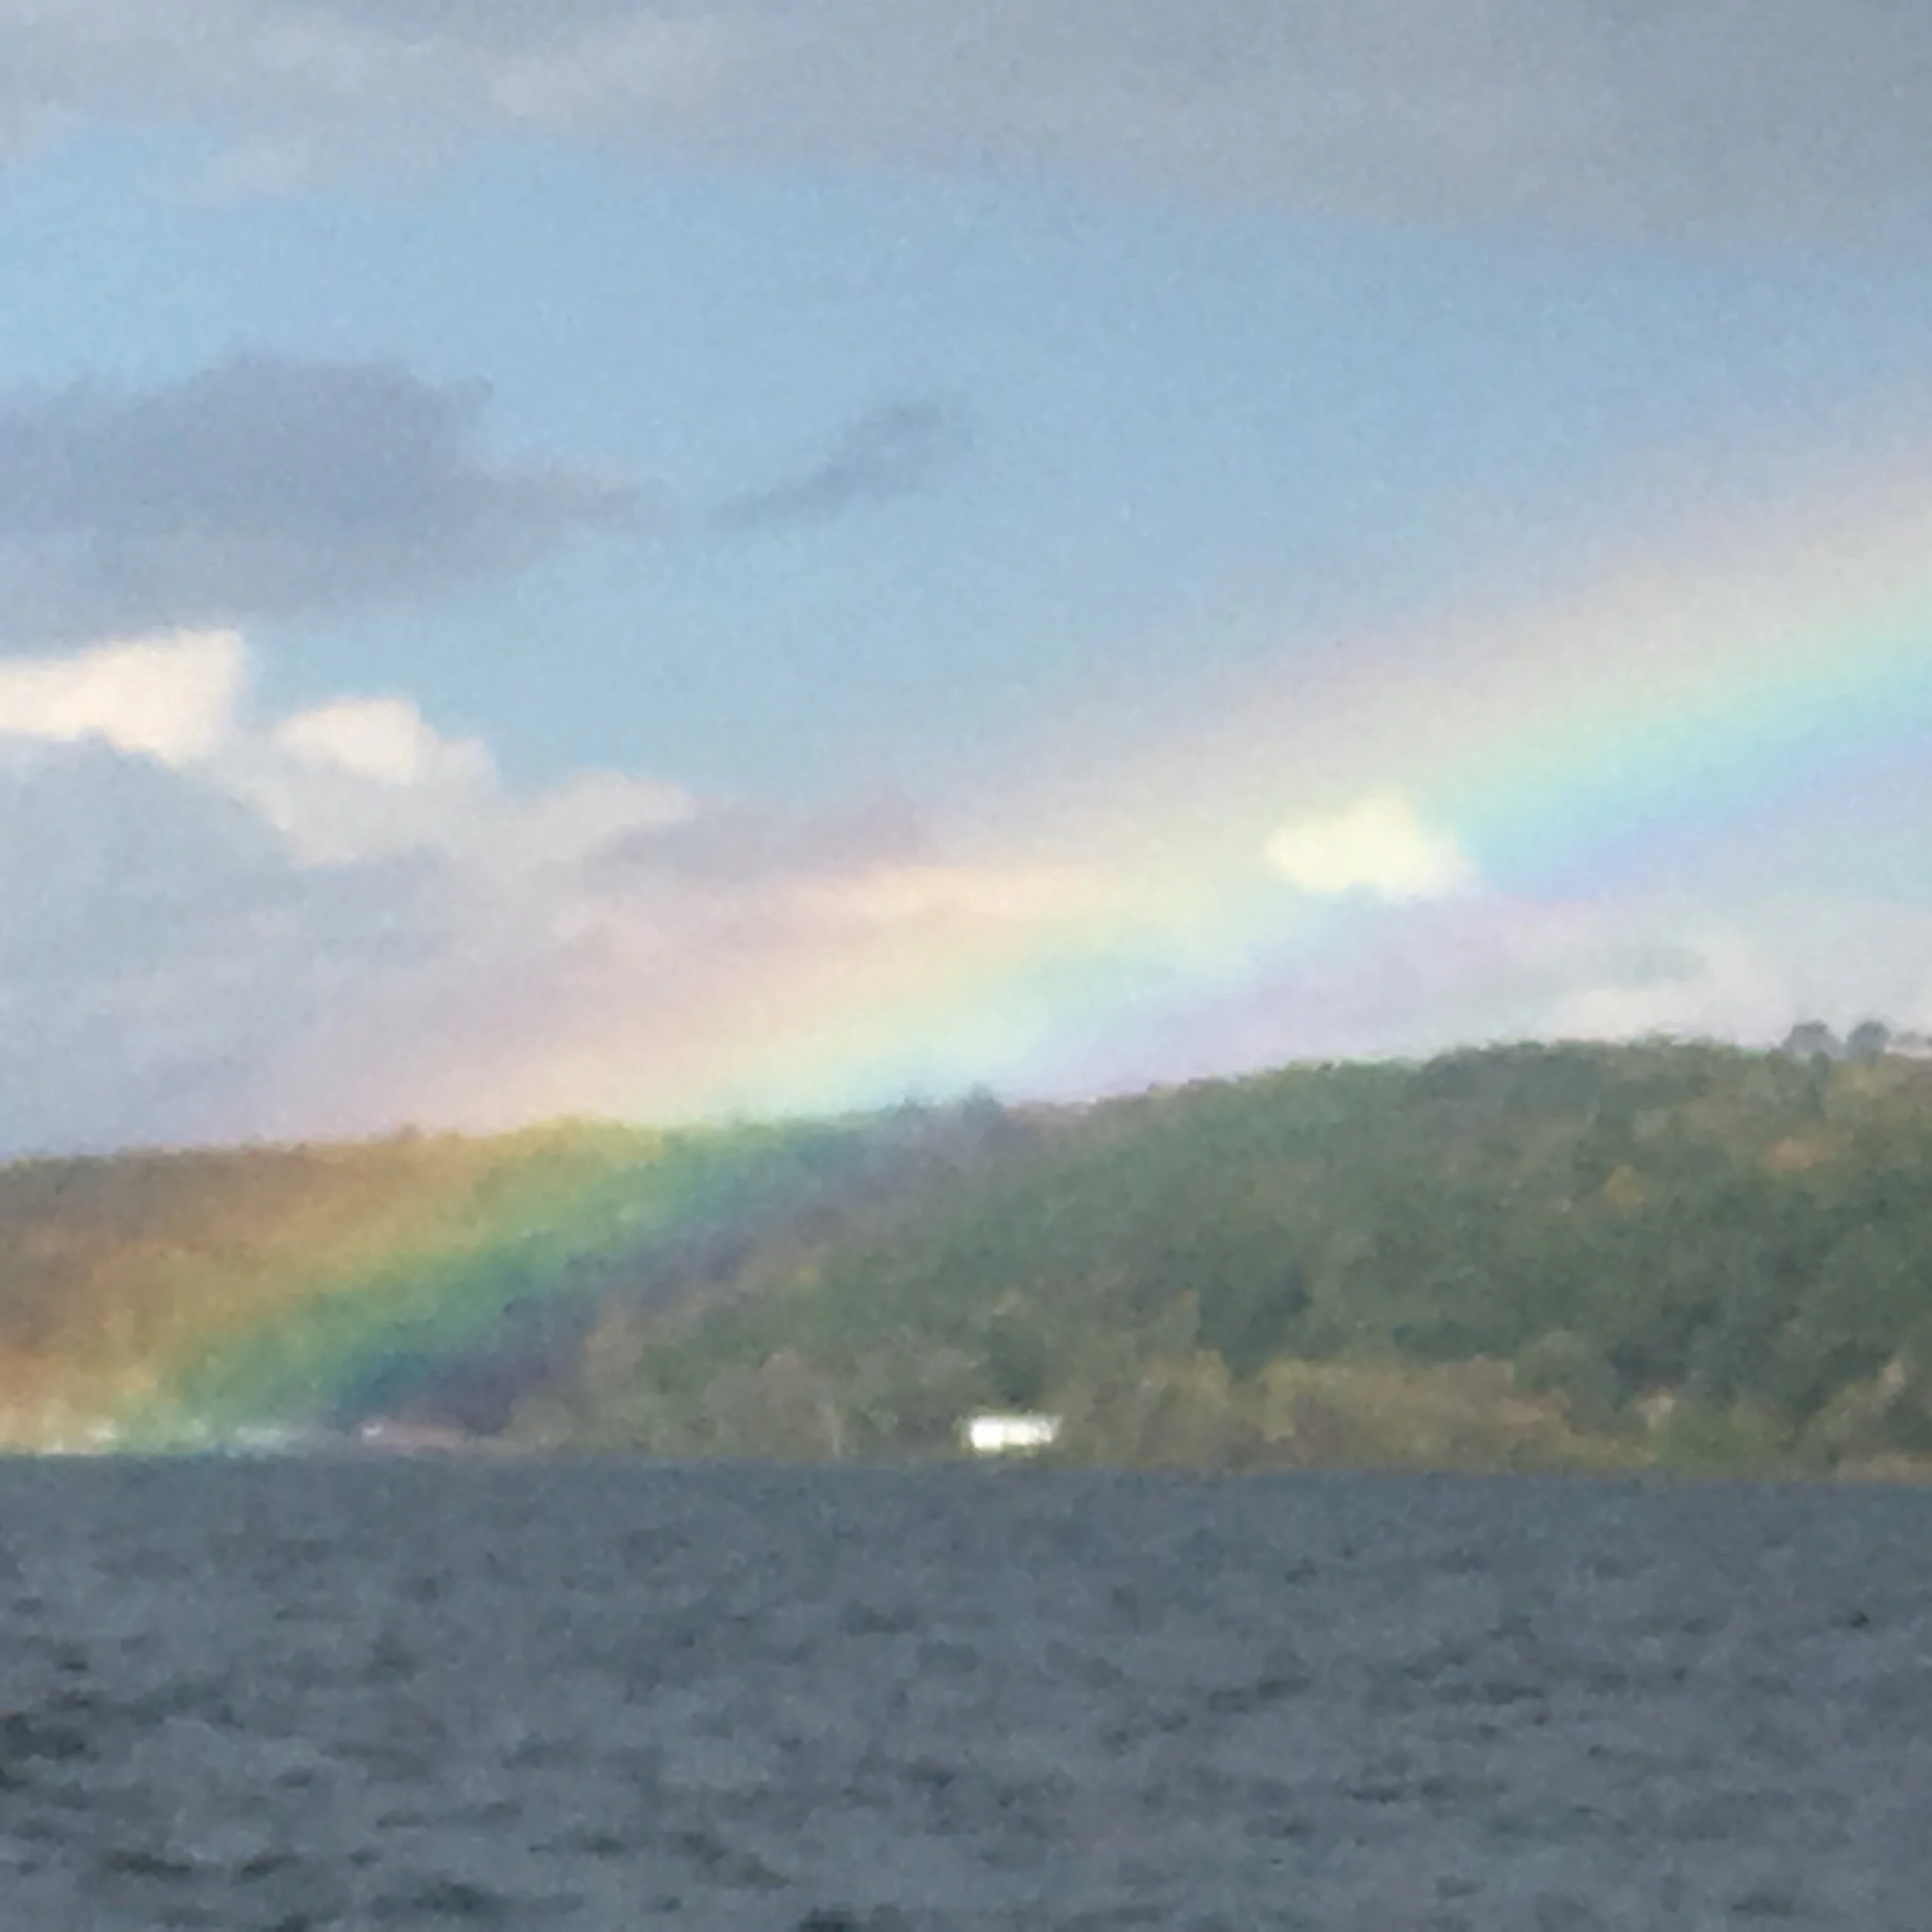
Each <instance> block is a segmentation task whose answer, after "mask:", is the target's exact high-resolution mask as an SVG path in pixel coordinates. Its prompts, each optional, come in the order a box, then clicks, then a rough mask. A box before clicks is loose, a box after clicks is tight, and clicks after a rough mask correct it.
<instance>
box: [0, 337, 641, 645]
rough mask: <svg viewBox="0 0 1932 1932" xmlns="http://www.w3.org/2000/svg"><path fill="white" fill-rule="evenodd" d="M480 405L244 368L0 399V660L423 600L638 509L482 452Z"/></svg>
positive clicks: (463, 394) (602, 490) (566, 476)
mask: <svg viewBox="0 0 1932 1932" xmlns="http://www.w3.org/2000/svg"><path fill="white" fill-rule="evenodd" d="M487 400H488V390H487V389H485V387H484V386H481V385H480V384H473V385H462V386H453V387H440V386H436V385H434V384H432V383H426V382H424V381H423V380H422V379H420V378H419V377H417V376H413V375H412V374H411V373H410V372H409V371H408V370H407V369H403V368H401V367H400V366H393V365H389V364H384V363H363V364H347V363H344V364H336V363H311V362H294V361H287V360H281V359H275V358H272V357H253V358H242V359H236V360H233V361H231V362H225V363H223V364H222V365H220V366H219V367H216V368H215V369H210V370H209V371H207V372H206V373H204V374H202V375H199V376H194V377H192V378H191V379H189V380H187V381H185V382H182V383H175V384H172V385H171V386H167V387H165V388H161V389H151V390H147V391H142V392H134V393H128V392H124V391H117V390H110V389H102V388H98V387H92V386H87V387H77V388H73V389H63V390H60V391H58V392H55V393H45V394H29V395H15V396H12V398H9V399H0V613H4V615H3V616H0V648H5V649H12V650H16V651H18V650H31V649H34V648H39V647H41V646H43V645H48V644H57V643H62V642H67V641H74V640H76V639H80V638H89V637H98V636H103V635H107V634H117V633H127V632H133V631H153V630H156V629H160V628H165V627H168V626H172V625H182V624H220V623H234V622H240V621H243V620H246V619H248V618H251V617H263V616H276V615H285V614H291V613H295V612H300V611H315V610H328V609H332V608H336V607H342V606H345V605H350V604H359V603H363V602H366V601H369V600H375V599H381V598H389V597H407V596H413V595H418V594H426V593H430V592H434V591H437V590H443V589H444V588H446V587H449V586H450V585H451V584H454V583H460V582H461V581H464V580H467V579H469V578H471V577H478V576H481V575H482V574H484V573H487V572H490V571H494V570H513V569H515V568H517V567H519V566H522V565H524V564H527V563H530V562H532V561H533V560H535V559H536V558H537V557H539V556H542V555H543V553H546V551H547V550H549V549H551V548H552V547H553V546H555V545H556V544H558V543H561V542H562V541H563V540H564V539H566V538H567V537H569V536H571V535H573V533H575V532H579V531H582V530H585V529H594V528H599V527H604V526H611V525H614V524H616V523H619V522H622V521H623V520H624V519H626V518H627V517H628V516H629V515H631V513H632V512H633V510H634V496H633V495H632V493H631V492H629V491H628V490H626V489H624V488H620V487H617V486H616V485H611V484H609V483H606V482H601V481H597V480H595V479H594V478H589V477H587V476H584V475H582V474H577V473H574V472H573V471H567V470H564V469H562V468H546V467H543V466H540V465H528V466H520V467H519V466H509V465H502V464H495V463H493V462H492V461H489V460H488V459H487V458H486V457H484V456H483V455H482V454H481V453H480V452H479V451H478V447H477V443H478V427H479V425H480V421H481V416H482V413H483V410H484V407H485V403H487Z"/></svg>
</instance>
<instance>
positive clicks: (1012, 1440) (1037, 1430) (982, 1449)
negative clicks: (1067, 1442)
mask: <svg viewBox="0 0 1932 1932" xmlns="http://www.w3.org/2000/svg"><path fill="white" fill-rule="evenodd" d="M959 1433H960V1436H961V1439H962V1440H964V1443H965V1444H966V1447H968V1449H970V1450H971V1451H972V1452H973V1454H975V1455H976V1456H1013V1455H1032V1454H1034V1453H1036V1451H1039V1450H1042V1449H1050V1448H1052V1447H1053V1444H1055V1443H1056V1442H1057V1441H1059V1440H1060V1417H1058V1416H1041V1415H981V1416H968V1417H967V1418H966V1420H965V1421H964V1422H963V1423H961V1425H960V1430H959Z"/></svg>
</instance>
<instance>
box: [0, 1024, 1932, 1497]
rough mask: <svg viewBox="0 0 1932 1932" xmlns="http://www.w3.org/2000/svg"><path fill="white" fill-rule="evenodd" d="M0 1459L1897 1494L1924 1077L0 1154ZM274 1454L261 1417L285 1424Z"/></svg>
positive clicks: (1722, 1072) (1924, 1309)
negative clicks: (401, 1440)
mask: <svg viewBox="0 0 1932 1932" xmlns="http://www.w3.org/2000/svg"><path fill="white" fill-rule="evenodd" d="M0 1241H4V1255H5V1261H4V1264H3V1267H4V1272H0V1349H3V1350H4V1352H3V1353H0V1403H4V1404H5V1413H6V1415H7V1417H9V1427H8V1430H7V1434H8V1437H9V1439H10V1440H13V1441H14V1442H15V1443H16V1444H19V1445H20V1446H23V1447H36V1446H46V1444H49V1442H58V1443H60V1444H65V1445H67V1446H79V1445H80V1444H85V1443H89V1442H91V1443H94V1444H97V1445H102V1444H114V1445H119V1446H133V1447H141V1446H154V1447H178V1446H194V1445H196V1444H211V1445H212V1444H220V1443H223V1442H233V1441H234V1440H238V1439H244V1438H245V1439H247V1440H263V1439H264V1438H265V1437H267V1436H270V1435H273V1434H274V1432H276V1431H281V1432H284V1435H285V1436H287V1439H289V1440H329V1439H331V1438H332V1437H334V1436H335V1435H338V1434H340V1433H341V1432H343V1431H345V1430H352V1429H353V1428H355V1427H356V1426H358V1425H359V1424H361V1423H366V1422H367V1421H369V1420H371V1419H372V1418H380V1417H387V1418H390V1419H392V1420H396V1421H399V1422H406V1423H412V1424H414V1425H417V1426H419V1427H437V1428H440V1429H443V1430H447V1431H450V1432H451V1434H452V1438H453V1439H454V1437H461V1438H463V1439H473V1440H483V1439H498V1440H502V1441H503V1442H504V1443H505V1444H511V1445H515V1446H519V1447H525V1448H531V1449H535V1448H539V1447H549V1448H556V1449H566V1450H575V1449H594V1450H600V1451H610V1450H629V1451H641V1452H645V1453H648V1454H657V1455H662V1456H676V1457H682V1456H692V1455H746V1456H750V1455H776V1456H787V1457H798V1456H804V1457H839V1456H845V1457H869V1458H901V1457H920V1456H930V1455H938V1454H952V1453H956V1447H955V1444H956V1429H957V1423H958V1420H959V1419H960V1417H961V1416H962V1415H964V1414H965V1413H968V1412H970V1411H971V1410H976V1409H979V1408H984V1407H1008V1406H1014V1407H1036V1406H1037V1407H1041V1408H1045V1409H1049V1410H1053V1411H1054V1412H1056V1413H1060V1414H1061V1415H1063V1417H1065V1419H1066V1428H1065V1432H1064V1435H1063V1444H1062V1447H1061V1448H1060V1450H1059V1451H1056V1454H1065V1455H1066V1456H1069V1457H1071V1458H1076V1459H1083V1460H1088V1459H1090V1460H1107V1461H1126V1462H1137V1461H1149V1462H1183V1463H1191V1464H1204V1465H1215V1466H1227V1467H1236V1468H1264V1467H1273V1466H1305V1465H1315V1464H1332V1463H1363V1462H1366V1463H1376V1462H1396V1463H1406V1464H1417V1463H1420V1464H1442V1465H1446V1466H1463V1467H1561V1466H1574V1465H1586V1464H1587V1465H1607V1466H1626V1467H1639V1466H1643V1465H1645V1464H1651V1463H1658V1462H1661V1463H1662V1464H1666V1465H1668V1466H1674V1467H1679V1468H1692V1469H1709V1470H1726V1469H1733V1470H1740V1471H1745V1470H1749V1471H1787V1470H1788V1471H1807V1470H1815V1471H1828V1470H1832V1469H1841V1470H1842V1469H1851V1470H1854V1471H1874V1472H1876V1471H1886V1470H1896V1471H1900V1472H1904V1471H1908V1470H1910V1469H1911V1468H1914V1467H1915V1466H1916V1463H1915V1459H1917V1458H1932V1066H1927V1065H1926V1064H1924V1063H1918V1062H1915V1061H1910V1060H1902V1059H1894V1058H1888V1057H1876V1058H1868V1059H1866V1060H1862V1061H1833V1060H1829V1059H1828V1058H1827V1057H1825V1056H1823V1055H1817V1056H1810V1057H1801V1056H1796V1055H1794V1054H1790V1053H1785V1054H1774V1055H1767V1054H1749V1053H1741V1052H1736V1051H1733V1050H1730V1049H1720V1048H1717V1047H1713V1046H1679V1045H1665V1044H1656V1045H1644V1046H1621V1047H1610V1046H1520V1047H1512V1048H1505V1049H1493V1050H1487V1051H1482V1052H1471V1053H1461V1054H1457V1055H1454V1056H1448V1057H1446V1058H1444V1059H1440V1060H1434V1061H1432V1062H1430V1063H1427V1064H1426V1065H1422V1066H1397V1065H1344V1066H1308V1067H1295V1068H1290V1069H1287V1070H1284V1071H1281V1072H1279V1073H1272V1074H1268V1075H1266V1076H1263V1077H1257V1078H1253V1079H1250V1080H1243V1081H1238V1082H1232V1083H1203V1084H1201V1085H1199V1086H1194V1087H1185V1088H1182V1089H1179V1090H1167V1091H1162V1092H1156V1093H1152V1094H1147V1095H1145V1096H1142V1097H1137V1098H1134V1099H1130V1100H1119V1101H1114V1102H1109V1103H1106V1104H1099V1105H1096V1106H1093V1107H1086V1108H1078V1109H1039V1110H1035V1109H1009V1108H1005V1107H1001V1106H1000V1105H999V1104H998V1103H996V1102H995V1101H993V1100H990V1099H987V1098H981V1099H978V1100H975V1101H972V1102H970V1103H968V1104H966V1105H964V1106H963V1107H946V1108H930V1109H923V1108H919V1107H907V1108H904V1109H901V1110H899V1111H895V1112H893V1113H890V1114H885V1115H882V1116H876V1117H869V1118H866V1119H863V1120H855V1121H844V1122H836V1123H828V1124H816V1125H813V1124H798V1125H790V1126H787V1125H777V1126H771V1127H766V1128H750V1127H747V1128H738V1129H732V1130H716V1131H710V1132H708V1133H705V1134H687V1135H666V1134H644V1133H641V1132H628V1131H620V1130H615V1129H594V1128H558V1129H556V1130H551V1131H543V1132H538V1133H532V1134H524V1135H520V1136H515V1137H511V1138H507V1139H503V1140H493V1141H492V1140H485V1141H466V1140H460V1139H442V1138H437V1139H426V1140H409V1139H403V1140H396V1141H385V1142H382V1143H376V1144H369V1145H363V1146H359V1147H352V1148H311V1149H288V1150H247V1151H235V1152H232V1153H226V1154H207V1155H148V1156H128V1157H125V1158H121V1159H117V1160H111V1161H104V1162H63V1163H51V1162H43V1163H32V1164H27V1165H22V1166H19V1167H15V1168H11V1169H8V1170H5V1171H4V1172H0ZM291 1432H292V1433H291Z"/></svg>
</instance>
